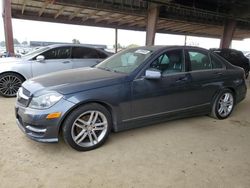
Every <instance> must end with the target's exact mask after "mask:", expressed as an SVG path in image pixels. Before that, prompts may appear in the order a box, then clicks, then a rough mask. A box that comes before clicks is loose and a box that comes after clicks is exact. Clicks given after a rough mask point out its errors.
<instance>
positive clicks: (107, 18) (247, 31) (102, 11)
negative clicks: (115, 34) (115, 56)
mask: <svg viewBox="0 0 250 188" xmlns="http://www.w3.org/2000/svg"><path fill="white" fill-rule="evenodd" d="M149 3H154V4H156V5H157V6H159V7H160V8H159V18H158V21H157V26H156V32H159V33H169V34H184V35H193V36H203V37H217V38H220V37H221V36H222V34H223V29H224V23H225V22H226V21H227V20H229V19H232V20H236V21H237V26H236V29H235V32H234V36H233V38H234V39H244V38H249V37H250V1H248V0H192V1H187V0H150V1H146V0H12V1H11V10H12V17H13V18H20V19H28V20H38V21H48V22H57V23H68V24H77V25H88V26H98V27H109V28H118V29H128V30H140V31H145V30H146V26H147V15H148V14H147V11H148V8H149Z"/></svg>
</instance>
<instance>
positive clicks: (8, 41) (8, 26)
mask: <svg viewBox="0 0 250 188" xmlns="http://www.w3.org/2000/svg"><path fill="white" fill-rule="evenodd" d="M2 15H3V23H4V34H5V45H6V51H7V53H9V55H11V56H12V55H14V44H13V31H12V21H11V0H3V14H2Z"/></svg>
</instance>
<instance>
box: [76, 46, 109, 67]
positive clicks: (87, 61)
mask: <svg viewBox="0 0 250 188" xmlns="http://www.w3.org/2000/svg"><path fill="white" fill-rule="evenodd" d="M106 57H107V55H106V54H105V53H102V52H101V51H98V50H96V49H93V48H88V47H73V48H72V63H73V68H80V67H91V66H94V65H96V64H98V63H99V62H101V61H102V60H103V59H105V58H106Z"/></svg>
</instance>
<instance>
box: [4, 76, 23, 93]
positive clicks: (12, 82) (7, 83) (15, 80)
mask: <svg viewBox="0 0 250 188" xmlns="http://www.w3.org/2000/svg"><path fill="white" fill-rule="evenodd" d="M24 80H25V79H24V78H23V77H22V76H21V75H19V74H16V73H3V74H1V75H0V95H2V96H4V97H15V96H16V93H17V91H18V89H19V88H20V87H21V85H22V83H23V82H24Z"/></svg>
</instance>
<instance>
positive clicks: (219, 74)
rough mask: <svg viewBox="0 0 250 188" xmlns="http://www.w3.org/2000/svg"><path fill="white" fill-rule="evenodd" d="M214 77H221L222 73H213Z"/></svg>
mask: <svg viewBox="0 0 250 188" xmlns="http://www.w3.org/2000/svg"><path fill="white" fill-rule="evenodd" d="M214 74H215V75H216V76H221V75H222V72H215V73H214Z"/></svg>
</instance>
